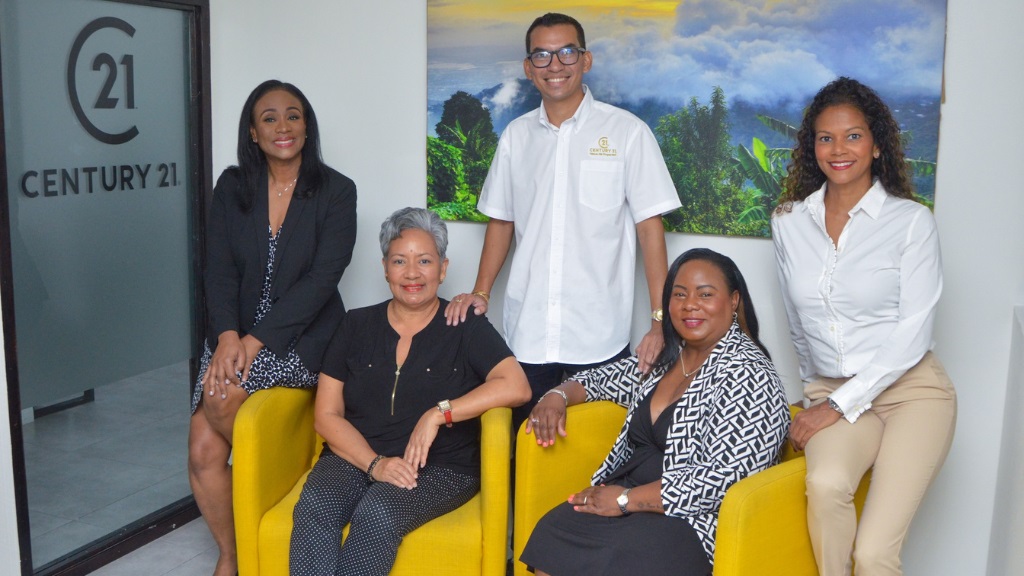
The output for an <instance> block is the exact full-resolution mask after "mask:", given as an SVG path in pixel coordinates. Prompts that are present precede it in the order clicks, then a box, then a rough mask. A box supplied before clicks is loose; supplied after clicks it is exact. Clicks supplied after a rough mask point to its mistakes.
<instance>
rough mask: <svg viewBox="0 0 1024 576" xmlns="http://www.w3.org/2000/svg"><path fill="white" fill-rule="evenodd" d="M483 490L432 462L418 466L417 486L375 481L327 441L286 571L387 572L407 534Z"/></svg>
mask: <svg viewBox="0 0 1024 576" xmlns="http://www.w3.org/2000/svg"><path fill="white" fill-rule="evenodd" d="M479 490H480V479H479V478H477V477H474V476H469V475H467V474H460V473H458V472H454V471H452V470H449V469H447V468H442V467H440V466H430V465H428V466H425V467H424V468H422V469H421V470H420V473H419V477H418V478H417V480H416V488H413V489H412V490H406V489H405V488H399V487H398V486H395V485H394V484H389V483H387V482H373V481H372V480H370V478H369V476H367V475H366V471H365V470H360V469H359V468H356V467H355V466H353V465H352V464H351V463H349V462H348V461H347V460H345V459H343V458H341V457H339V456H336V455H335V454H334V453H333V452H331V450H330V449H329V448H328V447H327V446H326V445H325V446H324V449H323V453H322V454H321V455H320V459H319V460H317V463H316V465H315V466H313V470H312V471H311V472H310V473H309V477H308V478H307V479H306V484H305V485H304V486H303V487H302V494H301V495H300V496H299V501H298V503H297V504H296V505H295V511H294V513H293V521H294V528H293V529H292V539H291V551H290V557H289V564H290V569H289V574H291V575H292V576H324V575H325V574H336V575H341V574H345V575H351V574H359V575H360V576H375V575H379V576H386V575H387V574H388V573H389V572H390V571H391V567H392V566H393V565H394V563H395V556H396V555H397V554H398V545H399V544H401V543H402V538H404V537H405V535H406V534H408V533H409V532H412V531H413V530H415V529H416V528H419V527H420V526H422V525H423V524H426V523H427V522H429V521H430V520H433V519H434V518H437V517H439V516H442V515H444V514H447V513H449V512H451V511H452V510H455V509H456V508H458V507H459V506H462V505H463V504H465V503H466V502H469V500H470V499H471V498H472V497H473V495H474V494H476V493H477V492H478V491H479ZM349 522H351V524H352V526H351V529H350V530H349V535H348V538H347V539H346V540H345V543H344V544H342V543H341V531H342V528H343V527H344V526H345V524H347V523H349Z"/></svg>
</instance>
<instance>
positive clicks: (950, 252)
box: [0, 0, 1024, 576]
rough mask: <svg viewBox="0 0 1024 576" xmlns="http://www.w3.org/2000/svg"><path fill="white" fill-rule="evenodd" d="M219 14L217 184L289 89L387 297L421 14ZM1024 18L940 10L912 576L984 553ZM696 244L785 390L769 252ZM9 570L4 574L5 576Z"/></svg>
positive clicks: (243, 6) (413, 113) (419, 178)
mask: <svg viewBox="0 0 1024 576" xmlns="http://www.w3.org/2000/svg"><path fill="white" fill-rule="evenodd" d="M211 4H212V6H211V10H212V19H213V22H212V30H211V36H212V51H211V53H212V58H213V61H212V64H213V70H212V72H213V74H212V77H213V116H214V126H213V128H214V130H213V131H214V138H213V165H214V170H215V172H219V171H220V170H221V169H222V168H224V167H225V166H227V165H228V164H231V163H233V162H234V147H235V134H236V131H237V122H238V114H239V111H240V108H241V105H242V103H243V101H244V99H245V97H246V95H247V94H248V92H249V90H251V89H252V88H253V87H254V86H255V85H256V84H258V83H259V82H260V81H262V80H264V79H267V78H271V77H276V78H280V79H282V80H286V81H290V82H293V83H295V84H296V85H298V86H299V87H300V88H302V89H303V91H305V92H306V95H307V96H308V97H309V99H310V100H311V102H312V103H313V105H314V107H315V108H316V111H317V114H318V116H319V119H320V123H321V131H322V134H323V136H322V140H323V142H322V143H323V149H324V155H325V158H326V160H327V161H328V163H330V164H331V165H332V166H334V167H335V168H337V169H338V170H340V171H341V172H343V173H345V174H347V175H349V176H350V177H352V178H353V179H354V180H355V181H356V183H357V184H358V186H359V197H360V198H359V225H360V231H359V237H358V241H357V245H356V254H355V257H354V259H353V262H352V265H351V266H350V267H349V269H348V272H347V273H346V274H345V278H344V279H343V280H342V286H341V289H342V294H343V295H344V297H345V300H346V303H347V305H349V306H350V307H351V306H361V305H366V304H370V303H373V302H377V301H380V300H382V299H384V298H386V297H387V296H388V291H387V288H386V286H385V284H384V282H383V274H382V270H381V268H380V256H379V248H378V246H377V243H376V233H377V229H378V226H379V223H380V222H381V220H383V218H384V217H385V216H386V215H387V214H389V213H390V212H391V211H392V210H394V209H395V208H398V207H401V206H406V205H415V206H423V205H424V202H425V191H424V179H425V171H426V160H425V151H424V148H425V146H424V144H425V142H424V137H425V131H426V111H425V97H426V50H425V45H426V30H425V22H426V8H425V3H424V2H423V1H422V0H390V1H388V2H369V1H364V2H335V1H331V0H307V1H306V2H288V3H281V2H275V1H273V0H211ZM1020 22H1024V3H1021V2H1020V1H1019V0H974V1H970V0H949V7H948V41H947V54H946V103H945V104H944V105H943V107H942V124H941V135H940V141H939V147H940V151H939V173H938V182H937V206H936V217H937V219H938V221H939V228H940V231H941V234H942V241H943V250H944V257H945V270H946V292H945V295H944V297H943V300H942V303H941V304H940V310H939V317H938V326H937V333H936V340H937V348H936V350H937V353H938V355H939V356H940V357H941V358H942V360H943V362H944V363H945V365H946V367H947V369H948V371H949V372H950V374H951V376H952V378H953V380H954V382H955V383H956V385H957V389H958V392H959V398H960V414H959V422H958V429H957V435H956V438H955V440H954V443H953V448H952V451H951V453H950V456H949V458H948V460H947V462H946V465H945V467H944V468H943V470H942V472H941V474H940V476H939V478H938V479H937V481H936V483H935V485H934V486H933V488H932V489H931V491H930V492H929V494H928V496H927V499H926V500H925V502H924V505H923V507H922V510H921V512H920V514H919V516H918V520H917V521H916V522H915V524H914V526H913V527H912V530H911V534H910V537H909V540H908V543H907V546H906V549H905V552H904V555H903V557H904V564H905V568H906V573H907V574H908V575H909V576H922V575H929V576H935V575H938V576H941V575H949V576H963V575H976V574H979V575H980V574H984V573H985V566H986V562H987V561H988V558H989V542H990V533H991V529H992V522H993V510H994V506H995V487H996V477H997V473H998V460H999V454H1000V439H1001V437H1002V429H1003V410H1002V405H1003V401H1004V398H1005V396H1006V390H1007V377H1008V366H1009V354H1010V352H1009V341H1010V334H1011V321H1012V316H1013V305H1014V304H1015V303H1019V302H1021V301H1024V225H1021V223H1020V220H1021V215H1022V214H1024V194H1022V192H1024V190H1022V189H1021V188H1022V186H1021V184H1020V183H1019V181H1020V179H1019V178H1017V177H1015V174H1013V171H1012V169H1013V168H1015V167H1017V166H1019V165H1020V164H1021V159H1020V158H1019V151H1020V150H1021V148H1022V147H1021V143H1020V139H1021V135H1022V134H1024V109H1022V106H1021V104H1020V103H1019V95H1020V94H1021V93H1024V72H1022V70H1024V68H1022V67H1021V66H1020V62H1021V60H1022V59H1024V37H1021V36H1020V35H1019V34H1018V30H1017V27H1018V25H1019V23H1020ZM527 24H528V22H526V20H525V19H524V23H523V25H524V28H525V27H526V25H527ZM1007 168H1009V169H1007ZM450 230H451V247H450V250H449V258H450V259H451V265H450V267H449V277H448V280H447V282H446V283H445V286H444V288H445V289H446V291H443V292H442V295H445V296H450V295H452V294H454V293H455V292H459V291H462V290H467V289H469V288H471V287H472V284H473V280H474V278H475V273H476V264H477V260H478V258H479V251H480V244H481V243H482V239H483V227H482V226H480V225H475V224H464V223H453V224H451V226H450ZM694 246H707V247H710V248H713V249H716V250H719V251H722V252H723V253H726V254H728V255H730V256H732V257H733V258H734V259H735V260H736V261H737V263H738V264H739V266H740V268H741V269H742V270H743V272H744V274H745V276H746V277H747V280H748V283H749V284H750V285H751V288H752V291H753V292H754V295H755V304H756V307H757V309H758V312H759V314H760V316H761V317H762V324H763V325H764V326H765V332H766V334H765V335H764V336H765V341H766V344H767V345H768V346H769V348H771V350H772V351H773V352H774V354H775V357H776V360H777V363H778V365H779V369H780V372H781V373H782V374H783V377H784V378H786V379H787V381H788V382H790V383H792V382H794V381H795V377H796V363H795V360H794V358H793V355H792V348H791V346H790V345H789V343H788V342H787V340H786V334H787V332H786V328H785V312H784V310H782V308H781V303H780V300H779V294H778V286H777V283H776V279H775V271H774V260H773V258H774V256H773V254H772V251H771V245H770V242H768V241H764V240H753V239H735V238H721V237H708V236H683V235H677V234H672V235H669V238H668V249H669V254H670V256H675V255H677V254H678V253H680V252H682V251H683V250H685V249H687V248H691V247H694ZM637 293H638V294H639V295H641V298H640V299H638V303H637V306H636V311H637V318H644V317H646V314H647V313H648V312H647V304H646V303H645V302H644V300H645V299H646V296H645V294H646V290H645V289H644V288H643V286H642V285H640V286H638V290H637ZM500 296H501V295H500V294H496V298H495V305H496V306H495V310H497V309H498V307H500V299H501V298H500ZM491 318H492V319H499V318H500V315H499V314H497V313H492V314H491ZM497 323H499V324H500V322H497ZM642 325H643V324H642V323H640V322H638V324H637V326H636V327H635V329H634V334H637V333H639V332H640V330H641V327H642ZM0 366H2V365H0ZM790 393H791V397H793V398H796V397H797V395H798V389H797V388H796V387H794V386H792V385H790ZM5 402H6V399H4V400H2V401H0V408H4V406H3V404H4V403H5ZM0 427H2V431H0V471H3V470H10V469H11V464H10V448H9V442H5V441H4V438H5V437H6V434H7V430H6V429H7V423H6V410H5V409H4V410H3V411H2V413H0ZM1017 440H1018V441H1020V440H1024V439H1020V438H1018V439H1017ZM9 476H10V475H9V474H0V558H15V557H17V553H18V550H17V539H16V531H15V528H14V524H13V520H11V519H12V518H13V513H14V512H13V511H14V503H13V491H12V488H11V486H10V484H9V482H10V480H9ZM1011 484H1012V482H1011ZM1017 485H1018V486H1020V482H1019V479H1018V481H1017ZM3 564H7V563H3ZM6 570H8V567H7V566H4V565H0V574H6V573H7V572H6ZM11 573H15V572H11ZM995 574H996V573H993V576H995Z"/></svg>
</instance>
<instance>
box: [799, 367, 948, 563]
mask: <svg viewBox="0 0 1024 576" xmlns="http://www.w3.org/2000/svg"><path fill="white" fill-rule="evenodd" d="M846 380H847V379H845V378H838V379H837V378H824V379H821V380H816V381H814V382H811V383H810V384H808V385H807V387H806V388H805V390H804V395H805V396H806V397H807V398H808V399H809V400H810V401H811V402H812V404H816V403H819V402H823V401H825V399H826V397H827V396H828V395H829V394H830V393H832V391H833V390H835V389H836V388H838V387H839V386H840V385H842V384H843V383H844V382H846ZM955 424H956V392H955V391H954V390H953V383H952V382H951V381H950V379H949V377H948V376H947V375H946V371H945V369H944V368H943V367H942V364H941V363H940V362H939V361H938V359H936V358H935V357H934V356H933V355H932V353H931V352H929V353H927V354H925V356H924V357H923V358H922V359H921V361H920V362H918V363H917V365H916V366H914V367H913V368H911V369H910V370H908V371H907V373H906V374H904V375H903V376H902V377H901V378H900V379H899V380H897V381H896V382H894V383H893V384H892V385H891V386H889V388H887V389H886V390H885V391H884V392H882V393H881V394H879V395H878V397H877V398H876V399H875V400H874V402H872V406H871V409H870V410H868V411H867V412H865V413H864V414H862V415H861V416H860V418H858V419H857V422H856V423H855V424H850V423H849V422H848V421H846V420H845V419H840V420H839V421H838V422H836V423H835V424H833V425H832V426H829V427H828V428H825V429H824V430H820V431H819V432H818V433H816V434H815V435H814V436H813V437H811V439H810V441H809V442H808V443H807V446H806V454H807V527H808V530H809V531H810V536H811V544H812V545H813V547H814V558H815V560H816V561H817V563H818V572H819V573H820V574H821V576H849V574H850V573H851V569H852V565H851V551H852V553H853V558H852V559H853V561H854V562H855V563H856V566H857V575H858V576H879V575H885V576H891V575H900V574H902V573H903V572H902V570H901V568H900V549H901V548H902V547H903V540H904V538H905V537H906V535H907V529H908V528H909V527H910V521H911V520H913V518H914V514H915V513H916V512H917V508H918V505H920V503H921V499H922V498H923V497H924V493H925V491H926V490H927V489H928V485H929V484H931V482H932V480H933V479H934V478H935V475H936V474H937V473H938V471H939V468H941V467H942V462H943V461H944V460H945V458H946V454H947V453H948V452H949V446H950V444H951V443H952V441H953V429H954V427H955ZM872 467H873V468H874V469H873V471H872V473H871V487H870V489H869V490H868V496H867V500H866V501H865V503H864V511H863V513H862V515H861V519H860V525H859V526H858V525H857V516H856V510H855V509H854V505H853V495H854V492H856V490H857V485H858V484H860V480H861V478H862V477H863V475H864V473H865V472H867V470H868V469H869V468H872Z"/></svg>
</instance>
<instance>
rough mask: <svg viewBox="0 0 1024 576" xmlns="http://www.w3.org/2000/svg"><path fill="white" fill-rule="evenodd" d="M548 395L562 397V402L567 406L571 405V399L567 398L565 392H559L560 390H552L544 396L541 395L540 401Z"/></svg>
mask: <svg viewBox="0 0 1024 576" xmlns="http://www.w3.org/2000/svg"><path fill="white" fill-rule="evenodd" d="M548 394H558V395H559V396H561V397H562V400H565V405H566V406H568V405H569V397H568V396H566V394H565V392H564V391H563V390H559V389H558V388H552V389H551V390H548V391H547V392H545V393H544V394H541V397H540V400H543V399H544V397H545V396H547V395H548ZM540 400H537V403H538V404H540Z"/></svg>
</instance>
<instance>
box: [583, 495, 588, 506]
mask: <svg viewBox="0 0 1024 576" xmlns="http://www.w3.org/2000/svg"><path fill="white" fill-rule="evenodd" d="M583 505H584V506H586V505H587V495H586V494H584V495H583Z"/></svg>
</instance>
